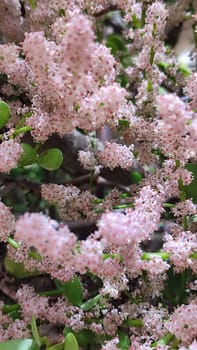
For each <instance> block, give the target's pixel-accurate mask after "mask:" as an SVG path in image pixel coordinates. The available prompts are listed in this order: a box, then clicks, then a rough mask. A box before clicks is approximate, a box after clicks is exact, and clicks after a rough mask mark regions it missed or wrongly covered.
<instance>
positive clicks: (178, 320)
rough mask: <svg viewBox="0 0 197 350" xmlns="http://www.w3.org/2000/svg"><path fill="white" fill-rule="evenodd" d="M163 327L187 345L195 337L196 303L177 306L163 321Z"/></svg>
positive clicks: (196, 334)
mask: <svg viewBox="0 0 197 350" xmlns="http://www.w3.org/2000/svg"><path fill="white" fill-rule="evenodd" d="M165 327H166V328H167V330H168V331H169V332H170V333H172V334H174V335H175V336H176V337H177V338H178V339H179V340H180V341H181V342H182V344H183V345H189V344H190V343H191V342H192V340H194V339H195V338H196V337H197V304H196V303H195V302H194V303H191V304H189V305H181V306H179V307H178V308H177V309H175V311H174V313H173V314H172V315H171V316H170V318H169V320H168V321H167V322H166V323H165Z"/></svg>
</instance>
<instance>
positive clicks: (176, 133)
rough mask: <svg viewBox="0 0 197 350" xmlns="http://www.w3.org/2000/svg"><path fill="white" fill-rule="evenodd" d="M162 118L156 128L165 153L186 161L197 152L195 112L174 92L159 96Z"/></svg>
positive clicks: (158, 104) (158, 101)
mask: <svg viewBox="0 0 197 350" xmlns="http://www.w3.org/2000/svg"><path fill="white" fill-rule="evenodd" d="M157 107H158V111H159V115H160V120H158V122H157V126H156V130H157V132H158V136H159V137H160V140H161V147H162V150H163V152H164V153H165V154H167V155H168V156H169V157H171V158H173V159H176V160H177V159H178V160H181V161H182V162H186V161H187V160H188V159H189V158H190V157H195V156H196V154H197V151H196V150H197V132H196V126H195V121H194V118H193V113H192V111H191V110H190V109H189V107H188V106H187V105H186V104H185V103H184V102H183V101H181V99H180V98H179V97H178V96H176V95H173V94H166V95H161V96H159V97H158V98H157Z"/></svg>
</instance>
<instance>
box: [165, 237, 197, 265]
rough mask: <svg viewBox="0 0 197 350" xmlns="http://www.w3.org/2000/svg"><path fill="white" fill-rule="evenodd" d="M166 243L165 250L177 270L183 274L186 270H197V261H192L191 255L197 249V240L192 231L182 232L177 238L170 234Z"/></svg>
mask: <svg viewBox="0 0 197 350" xmlns="http://www.w3.org/2000/svg"><path fill="white" fill-rule="evenodd" d="M165 240H166V242H165V243H164V245H163V250H164V251H166V252H168V253H169V255H170V261H171V263H172V264H173V265H174V266H175V270H176V271H178V272H181V271H183V270H185V269H186V268H190V269H192V270H194V271H195V270H196V268H197V262H196V259H192V258H191V257H190V255H191V254H192V253H193V252H195V251H196V249H197V238H196V235H195V234H192V233H191V232H190V231H186V232H181V233H179V235H178V236H177V237H175V238H173V237H172V236H171V235H170V234H168V235H166V236H165Z"/></svg>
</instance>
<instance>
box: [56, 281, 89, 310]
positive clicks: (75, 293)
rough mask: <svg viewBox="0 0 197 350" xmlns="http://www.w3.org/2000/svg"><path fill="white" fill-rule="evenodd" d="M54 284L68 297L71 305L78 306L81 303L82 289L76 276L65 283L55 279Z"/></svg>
mask: <svg viewBox="0 0 197 350" xmlns="http://www.w3.org/2000/svg"><path fill="white" fill-rule="evenodd" d="M55 284H56V286H57V288H58V289H60V290H62V294H64V295H65V296H66V297H67V298H68V300H69V302H70V303H71V304H72V305H75V306H80V305H81V304H82V302H83V290H82V287H81V282H80V280H79V278H78V277H77V276H75V277H74V278H73V279H72V280H71V281H68V282H66V283H62V282H60V281H58V280H56V281H55Z"/></svg>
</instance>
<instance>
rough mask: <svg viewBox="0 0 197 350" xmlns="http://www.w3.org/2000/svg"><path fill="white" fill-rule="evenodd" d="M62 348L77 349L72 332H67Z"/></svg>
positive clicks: (65, 349) (67, 349)
mask: <svg viewBox="0 0 197 350" xmlns="http://www.w3.org/2000/svg"><path fill="white" fill-rule="evenodd" d="M64 350H79V347H78V343H77V339H76V338H75V336H74V334H73V333H68V334H67V335H66V338H65V342H64Z"/></svg>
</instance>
